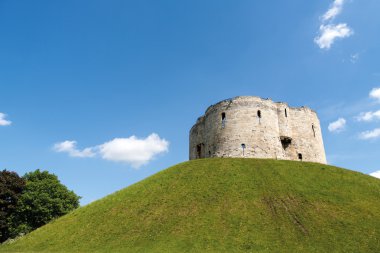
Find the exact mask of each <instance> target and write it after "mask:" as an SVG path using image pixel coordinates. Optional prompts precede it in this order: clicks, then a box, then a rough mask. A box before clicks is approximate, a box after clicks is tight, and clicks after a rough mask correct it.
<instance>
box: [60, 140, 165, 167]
mask: <svg viewBox="0 0 380 253" xmlns="http://www.w3.org/2000/svg"><path fill="white" fill-rule="evenodd" d="M76 144H77V143H76V141H64V142H61V143H57V144H55V145H54V147H53V149H54V150H55V151H56V152H65V153H68V154H69V155H70V156H72V157H94V156H100V157H101V158H102V159H104V160H108V161H114V162H123V163H127V164H130V165H131V166H132V167H134V168H138V167H141V166H142V165H145V164H147V163H148V162H150V161H151V160H152V159H154V158H155V156H157V155H159V154H161V153H165V152H168V149H169V142H168V141H166V140H165V139H161V138H160V137H159V136H158V135H157V134H155V133H153V134H151V135H149V136H148V137H146V138H145V139H139V138H137V137H136V136H131V137H128V138H115V139H113V140H111V141H108V142H106V143H104V144H101V145H98V146H94V147H89V148H85V149H83V150H78V149H77V148H76Z"/></svg>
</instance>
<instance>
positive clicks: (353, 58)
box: [350, 53, 360, 64]
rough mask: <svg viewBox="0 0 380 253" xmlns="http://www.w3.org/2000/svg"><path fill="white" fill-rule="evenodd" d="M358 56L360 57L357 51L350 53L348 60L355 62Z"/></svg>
mask: <svg viewBox="0 0 380 253" xmlns="http://www.w3.org/2000/svg"><path fill="white" fill-rule="evenodd" d="M359 57H360V54H359V53H356V54H351V55H350V62H351V63H353V64H355V63H356V62H357V61H358V60H359Z"/></svg>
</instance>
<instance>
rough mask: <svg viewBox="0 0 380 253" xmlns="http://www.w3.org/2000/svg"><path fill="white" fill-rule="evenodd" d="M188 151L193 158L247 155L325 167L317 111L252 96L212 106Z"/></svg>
mask: <svg viewBox="0 0 380 253" xmlns="http://www.w3.org/2000/svg"><path fill="white" fill-rule="evenodd" d="M189 153H190V160H193V159H199V158H208V157H247V158H270V159H282V160H297V161H308V162H318V163H324V164H325V163H326V155H325V149H324V146H323V139H322V131H321V127H320V123H319V119H318V116H317V114H316V112H315V111H313V110H311V109H310V108H308V107H299V108H294V107H289V106H288V104H286V103H282V102H273V101H272V100H269V99H262V98H259V97H252V96H244V97H235V98H232V99H227V100H223V101H221V102H219V103H217V104H215V105H212V106H210V107H209V108H208V109H207V110H206V113H205V114H204V115H203V116H202V117H200V118H198V120H197V122H196V123H195V125H194V126H193V127H192V128H191V130H190V151H189Z"/></svg>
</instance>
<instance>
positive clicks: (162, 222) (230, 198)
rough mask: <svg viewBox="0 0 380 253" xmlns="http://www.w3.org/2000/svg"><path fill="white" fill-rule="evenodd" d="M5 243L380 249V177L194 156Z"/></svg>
mask: <svg viewBox="0 0 380 253" xmlns="http://www.w3.org/2000/svg"><path fill="white" fill-rule="evenodd" d="M99 187H101V185H100V186H99ZM0 252H308V253H311V252H318V253H319V252H380V180H378V179H376V178H372V177H369V176H367V175H363V174H361V173H357V172H353V171H348V170H344V169H340V168H336V167H332V166H328V165H321V164H315V163H305V162H292V161H274V160H257V159H204V160H195V161H190V162H185V163H182V164H178V165H176V166H173V167H171V168H169V169H167V170H164V171H162V172H160V173H157V174H156V175H153V176H151V177H149V178H147V179H145V180H143V181H141V182H139V183H137V184H134V185H132V186H129V187H127V188H125V189H123V190H121V191H118V192H116V193H114V194H112V195H109V196H107V197H105V198H103V199H101V200H99V201H96V202H94V203H92V204H90V205H87V206H85V207H82V208H79V209H77V210H76V211H74V212H72V213H70V214H68V215H66V216H64V217H62V218H60V219H58V220H56V221H54V222H52V223H50V224H48V225H46V226H44V227H42V228H40V229H38V230H36V231H34V232H32V233H31V234H29V235H27V236H25V237H24V238H22V239H20V240H18V241H17V242H15V243H13V244H10V245H2V246H1V247H0Z"/></svg>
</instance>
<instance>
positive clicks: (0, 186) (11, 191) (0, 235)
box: [0, 170, 25, 243]
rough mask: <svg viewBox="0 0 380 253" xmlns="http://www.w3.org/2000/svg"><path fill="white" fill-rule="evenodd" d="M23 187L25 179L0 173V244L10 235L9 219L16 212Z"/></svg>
mask: <svg viewBox="0 0 380 253" xmlns="http://www.w3.org/2000/svg"><path fill="white" fill-rule="evenodd" d="M24 187H25V179H23V178H21V177H20V176H19V175H18V174H17V173H16V172H11V171H7V170H3V171H0V243H1V242H3V241H5V240H7V239H8V237H9V235H10V229H11V224H10V222H9V219H10V217H11V215H12V214H13V213H14V211H15V210H16V206H17V203H18V200H19V198H20V196H21V193H22V191H23V189H24Z"/></svg>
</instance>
